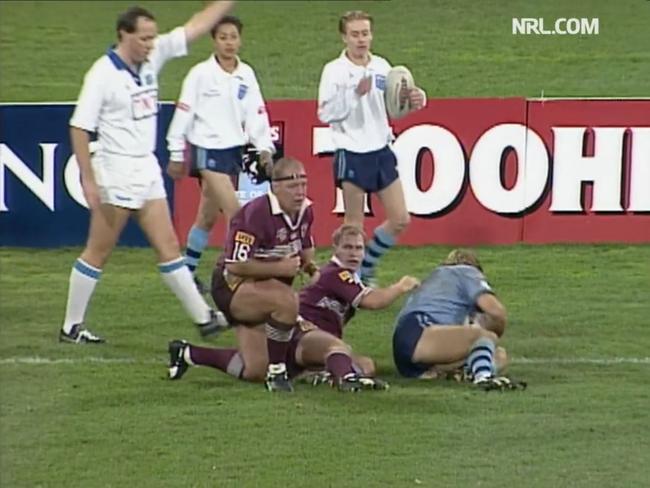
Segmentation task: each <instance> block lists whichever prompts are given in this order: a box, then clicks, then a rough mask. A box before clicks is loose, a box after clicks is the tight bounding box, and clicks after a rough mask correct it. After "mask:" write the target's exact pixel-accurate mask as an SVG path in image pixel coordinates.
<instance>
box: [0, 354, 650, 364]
mask: <svg viewBox="0 0 650 488" xmlns="http://www.w3.org/2000/svg"><path fill="white" fill-rule="evenodd" d="M165 361H166V360H165V358H164V357H162V356H161V357H160V358H158V359H156V358H130V357H121V358H105V357H100V356H87V357H79V358H46V357H41V356H18V357H9V358H0V365H5V364H21V365H23V364H25V365H58V364H72V365H74V364H109V365H110V364H164V363H165ZM511 364H596V365H606V366H611V365H616V364H650V357H646V358H634V357H618V358H617V357H604V358H571V357H565V358H526V357H515V358H512V359H511Z"/></svg>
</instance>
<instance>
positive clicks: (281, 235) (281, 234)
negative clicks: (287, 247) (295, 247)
mask: <svg viewBox="0 0 650 488" xmlns="http://www.w3.org/2000/svg"><path fill="white" fill-rule="evenodd" d="M275 240H276V241H278V242H284V241H286V240H287V229H285V228H284V227H281V228H279V229H278V230H277V231H276V233H275Z"/></svg>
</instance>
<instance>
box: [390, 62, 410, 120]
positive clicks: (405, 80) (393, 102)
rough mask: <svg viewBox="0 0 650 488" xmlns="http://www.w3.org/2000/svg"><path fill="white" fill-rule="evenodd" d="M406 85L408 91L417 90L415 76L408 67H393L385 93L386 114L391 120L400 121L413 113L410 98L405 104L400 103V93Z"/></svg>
mask: <svg viewBox="0 0 650 488" xmlns="http://www.w3.org/2000/svg"><path fill="white" fill-rule="evenodd" d="M404 85H405V86H406V88H408V89H411V88H415V81H413V75H412V74H411V72H410V71H409V69H408V68H407V67H406V66H393V67H392V68H391V70H390V71H389V72H388V75H387V76H386V91H385V92H384V99H385V102H386V112H388V115H389V116H390V118H391V119H400V118H402V117H404V116H405V115H406V114H408V113H409V112H410V111H411V103H410V102H409V99H408V97H407V98H406V100H405V101H404V103H401V101H400V91H401V90H402V86H404Z"/></svg>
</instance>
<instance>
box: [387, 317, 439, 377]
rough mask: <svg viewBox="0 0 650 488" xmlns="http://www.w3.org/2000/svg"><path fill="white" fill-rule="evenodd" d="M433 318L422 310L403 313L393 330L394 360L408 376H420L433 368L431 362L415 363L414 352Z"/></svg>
mask: <svg viewBox="0 0 650 488" xmlns="http://www.w3.org/2000/svg"><path fill="white" fill-rule="evenodd" d="M433 322H434V321H433V320H432V318H431V317H430V316H429V315H427V314H423V313H421V312H411V313H409V314H406V315H403V316H401V317H400V318H399V320H398V321H397V326H396V327H395V331H394V332H393V360H394V361H395V366H396V367H397V371H399V374H401V375H402V376H406V377H407V378H418V377H419V376H421V375H422V373H424V372H426V371H428V370H429V369H431V365H430V364H424V363H414V362H413V353H414V352H415V346H417V345H418V342H419V340H420V337H421V336H422V332H423V331H424V329H425V327H427V326H428V325H431V324H432V323H433Z"/></svg>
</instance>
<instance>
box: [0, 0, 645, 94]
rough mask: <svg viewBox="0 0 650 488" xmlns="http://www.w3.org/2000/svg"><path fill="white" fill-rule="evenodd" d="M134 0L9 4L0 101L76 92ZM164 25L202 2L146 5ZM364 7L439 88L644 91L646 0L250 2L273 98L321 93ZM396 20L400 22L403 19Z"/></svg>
mask: <svg viewBox="0 0 650 488" xmlns="http://www.w3.org/2000/svg"><path fill="white" fill-rule="evenodd" d="M132 3H133V2H126V1H114V2H102V1H93V2H85V1H66V2H60V1H59V2H56V1H47V2H30V1H20V2H16V1H1V2H0V18H1V19H2V21H0V66H2V69H3V75H2V76H0V100H1V101H5V102H6V101H43V100H49V101H52V100H61V101H72V100H75V99H76V97H77V94H78V92H79V88H80V83H81V79H82V77H83V74H84V73H85V71H86V70H87V69H88V68H89V67H90V65H91V64H92V63H93V62H94V60H95V59H96V58H97V57H98V56H99V55H100V54H101V53H103V52H104V51H105V50H106V48H107V47H108V46H109V45H110V44H111V43H113V42H114V38H115V32H114V23H115V18H116V16H117V13H118V12H120V11H121V10H123V9H125V8H126V7H127V6H129V5H131V4H132ZM140 4H142V5H143V6H145V7H148V8H150V9H151V10H152V11H153V12H154V13H155V14H156V16H157V18H158V21H159V25H160V29H161V30H167V29H171V28H173V27H175V26H176V25H179V24H181V23H183V22H184V21H185V20H186V19H187V18H189V16H190V15H191V13H192V12H193V11H194V10H196V9H198V8H200V6H201V5H202V2H200V1H185V2H173V1H171V2H170V1H167V2H147V1H145V2H140ZM355 8H364V9H367V10H368V11H370V12H372V14H373V15H374V16H375V19H376V27H375V43H374V45H375V48H376V51H377V52H378V53H381V54H383V55H384V56H386V57H387V58H388V59H389V60H391V61H392V62H393V63H395V64H406V65H407V66H410V67H411V68H412V70H413V72H414V75H415V77H416V80H418V82H419V83H420V84H421V85H422V86H423V87H424V88H425V89H426V91H427V93H428V94H429V96H431V97H475V96H521V95H523V96H540V94H541V93H542V91H544V95H545V96H637V97H638V96H647V95H648V84H647V73H648V72H649V71H650V51H649V50H648V48H647V45H648V30H647V26H648V25H650V2H648V1H646V0H619V1H615V2H614V1H611V0H574V1H572V2H567V1H565V0H546V1H544V2H540V1H533V0H481V1H476V0H395V1H375V2H370V1H365V2H350V1H334V2H332V1H330V2H325V1H284V2H274V1H261V2H260V1H243V2H239V3H238V5H237V8H236V13H237V14H238V15H240V16H241V17H242V19H243V21H244V23H245V30H244V42H245V46H244V51H243V57H244V58H245V59H246V60H248V61H250V62H251V63H252V64H253V65H254V66H255V68H256V69H257V72H258V77H259V79H260V82H261V84H262V88H263V90H264V93H265V95H266V96H267V97H268V98H269V99H276V98H301V99H313V98H315V97H316V90H317V86H318V79H319V77H320V71H321V69H322V66H323V64H324V63H325V62H326V61H328V60H330V59H331V58H334V57H335V56H337V55H338V54H339V52H340V50H341V42H340V38H339V36H338V33H337V20H338V17H339V16H340V15H341V13H342V12H345V11H346V10H350V9H355ZM513 17H534V18H540V17H541V18H544V19H545V20H546V25H547V26H548V25H549V24H550V23H551V22H552V21H554V20H555V19H557V18H560V17H578V18H582V17H585V18H594V17H597V18H598V19H599V21H600V33H599V35H597V36H535V35H530V36H513V35H512V18H513ZM397 22H398V23H397ZM209 50H210V44H209V42H208V41H207V40H202V41H200V42H198V43H197V45H195V46H194V47H193V49H192V51H191V53H190V56H188V57H187V58H185V59H182V60H177V61H174V62H173V63H171V64H169V65H168V66H167V67H166V68H165V70H164V71H163V75H162V79H161V80H162V81H161V83H162V99H164V100H173V99H175V98H176V97H177V95H178V92H179V90H180V83H181V81H182V79H183V77H184V76H185V73H186V72H187V70H188V69H189V67H190V66H192V65H193V64H194V63H196V62H198V61H199V60H202V59H204V58H206V57H207V56H208V53H209Z"/></svg>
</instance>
